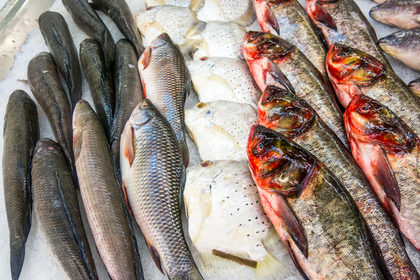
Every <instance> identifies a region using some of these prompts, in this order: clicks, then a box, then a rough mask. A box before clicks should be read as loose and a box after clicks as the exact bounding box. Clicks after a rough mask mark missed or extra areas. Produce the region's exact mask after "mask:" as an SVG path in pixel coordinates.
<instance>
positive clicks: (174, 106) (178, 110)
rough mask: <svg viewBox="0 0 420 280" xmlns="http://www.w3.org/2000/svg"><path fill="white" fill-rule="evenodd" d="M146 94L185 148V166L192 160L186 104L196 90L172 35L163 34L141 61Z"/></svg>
mask: <svg viewBox="0 0 420 280" xmlns="http://www.w3.org/2000/svg"><path fill="white" fill-rule="evenodd" d="M138 69H139V72H140V77H141V81H142V84H143V96H144V97H145V98H147V99H149V100H150V101H151V102H152V103H153V105H155V106H156V108H157V109H158V110H159V112H160V113H161V114H162V115H163V116H164V117H165V118H166V119H167V120H168V122H169V123H170V124H171V126H172V129H173V130H174V132H175V135H176V139H177V140H178V143H179V145H180V147H181V152H182V157H183V159H184V164H185V166H187V165H188V162H189V154H188V147H187V142H186V139H185V123H184V105H185V99H186V97H187V95H188V94H189V93H190V92H191V91H192V83H191V76H190V73H189V72H188V68H187V65H186V64H185V61H184V57H183V56H182V53H181V51H180V50H179V48H178V46H177V45H175V44H174V43H173V42H172V40H171V38H169V36H168V34H166V33H162V34H161V35H159V36H158V37H157V38H156V39H155V40H153V42H152V43H151V44H150V46H148V47H147V49H146V50H145V51H144V53H143V54H142V56H141V57H140V60H139V62H138Z"/></svg>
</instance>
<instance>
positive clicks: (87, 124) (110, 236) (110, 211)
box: [73, 100, 143, 280]
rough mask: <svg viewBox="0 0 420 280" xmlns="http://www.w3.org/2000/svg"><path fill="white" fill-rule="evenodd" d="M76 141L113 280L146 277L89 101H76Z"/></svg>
mask: <svg viewBox="0 0 420 280" xmlns="http://www.w3.org/2000/svg"><path fill="white" fill-rule="evenodd" d="M73 141H74V147H75V153H74V155H75V159H76V168H77V174H78V178H79V184H80V194H81V196H82V200H83V204H84V206H85V209H86V215H87V219H88V222H89V225H90V228H91V230H92V234H93V238H94V239H95V243H96V247H97V248H98V251H99V254H100V256H101V258H102V261H103V262H104V264H105V267H106V269H107V271H108V273H109V275H110V276H111V278H112V279H130V280H131V279H143V275H142V273H140V270H139V268H138V264H137V263H136V257H135V247H134V243H133V240H132V236H131V232H130V226H129V221H128V219H127V216H126V212H125V210H124V204H123V200H122V196H121V190H120V186H119V185H118V181H117V178H116V175H115V173H114V167H113V165H112V161H111V154H110V151H109V145H108V141H107V139H106V136H105V132H104V129H103V128H102V125H101V122H100V120H99V118H98V117H97V115H96V113H95V112H94V111H93V109H92V108H91V107H90V105H89V103H87V102H86V101H84V100H81V101H79V102H78V103H77V105H76V108H75V109H74V115H73Z"/></svg>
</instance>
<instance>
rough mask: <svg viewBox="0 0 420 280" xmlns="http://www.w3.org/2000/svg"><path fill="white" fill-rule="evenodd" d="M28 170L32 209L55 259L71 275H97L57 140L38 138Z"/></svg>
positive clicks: (76, 276)
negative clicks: (29, 169) (30, 176)
mask: <svg viewBox="0 0 420 280" xmlns="http://www.w3.org/2000/svg"><path fill="white" fill-rule="evenodd" d="M31 174H32V195H33V203H34V212H35V215H36V217H37V219H38V225H39V227H40V229H41V232H42V234H43V236H44V238H45V239H46V241H47V243H48V245H49V247H50V249H51V251H52V252H53V254H54V255H55V257H56V258H57V261H58V262H59V264H60V265H61V267H62V268H63V270H64V271H65V272H66V273H67V275H68V276H69V277H70V278H71V279H91V280H93V279H98V275H97V274H96V269H95V264H94V262H93V258H92V254H91V252H90V248H89V243H88V240H87V237H86V233H85V230H84V228H83V223H82V217H81V216H80V210H79V204H78V200H77V193H76V189H75V187H74V184H73V180H72V177H71V171H70V168H69V165H68V163H67V160H66V158H65V156H64V154H63V152H62V150H61V148H60V146H59V145H58V144H57V143H55V142H54V141H52V140H50V139H41V140H39V141H38V142H37V144H36V147H35V155H34V157H33V163H32V173H31Z"/></svg>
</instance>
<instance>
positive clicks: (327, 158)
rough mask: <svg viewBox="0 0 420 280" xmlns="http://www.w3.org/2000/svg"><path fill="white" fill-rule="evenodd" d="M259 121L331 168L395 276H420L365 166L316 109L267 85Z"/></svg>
mask: <svg viewBox="0 0 420 280" xmlns="http://www.w3.org/2000/svg"><path fill="white" fill-rule="evenodd" d="M258 122H259V124H260V125H263V126H265V127H267V128H270V129H274V130H276V131H277V132H280V133H282V134H283V135H284V136H286V137H287V138H289V139H291V140H293V141H294V142H295V143H297V144H298V145H300V146H301V147H302V148H303V149H305V150H307V151H308V152H310V153H312V154H313V155H314V156H315V157H317V158H318V159H319V160H320V161H321V162H323V163H324V164H325V166H326V167H327V168H328V169H329V170H331V172H333V173H334V174H335V176H336V177H337V179H338V180H339V181H340V182H341V183H342V185H343V187H344V188H345V189H346V190H347V192H348V193H349V195H350V196H351V197H352V199H353V201H354V202H355V203H356V205H357V207H358V209H359V211H360V213H361V215H362V217H363V219H364V220H365V221H366V224H367V228H368V229H369V232H370V234H371V235H372V237H373V241H374V242H375V244H376V246H377V248H378V249H379V253H380V256H381V258H380V259H381V260H382V262H383V266H384V267H385V268H386V270H387V272H388V274H389V275H391V277H392V279H401V280H402V279H420V276H419V275H418V273H417V270H416V268H415V267H414V265H413V263H412V262H411V260H410V259H409V257H408V255H407V253H406V251H405V249H404V244H403V242H402V240H401V237H400V235H399V232H398V230H397V229H396V228H395V226H394V225H393V223H392V221H391V219H390V218H389V216H388V213H387V212H386V211H385V210H384V209H383V208H382V206H381V204H380V203H379V201H378V200H377V197H376V194H375V193H374V192H373V190H372V188H371V186H370V184H369V182H368V180H367V179H366V177H365V175H364V174H363V172H362V170H361V169H360V168H359V167H358V165H357V163H356V162H355V161H354V159H353V157H352V155H351V154H350V152H349V151H348V150H347V149H346V147H345V146H344V145H343V144H342V143H341V141H340V140H339V139H338V138H337V136H336V135H335V134H334V133H333V132H332V131H331V130H330V129H329V128H328V127H327V126H326V125H325V123H324V122H323V121H322V120H321V119H320V118H319V116H318V115H317V113H316V112H315V111H314V110H313V109H312V108H311V107H310V106H309V105H308V104H307V103H306V102H305V101H303V100H302V99H300V98H298V97H297V96H296V95H294V94H293V93H292V92H290V91H288V90H285V89H280V88H277V87H275V86H267V87H266V89H265V91H264V93H263V95H262V96H261V99H260V103H259V107H258Z"/></svg>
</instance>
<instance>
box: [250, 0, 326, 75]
mask: <svg viewBox="0 0 420 280" xmlns="http://www.w3.org/2000/svg"><path fill="white" fill-rule="evenodd" d="M254 6H255V11H256V14H257V18H258V23H259V24H260V27H261V29H262V31H263V32H266V33H271V34H273V35H276V36H279V37H281V38H282V39H283V40H286V41H288V42H289V43H290V44H292V45H295V46H296V47H297V48H298V49H299V50H300V51H301V52H302V53H303V54H304V55H305V56H306V57H307V58H309V59H310V60H311V62H312V64H313V65H314V66H315V67H316V68H317V69H318V70H319V72H321V73H322V75H324V76H326V71H325V55H326V52H327V51H326V49H325V47H324V44H323V42H322V40H321V38H320V36H319V35H318V31H317V28H316V26H315V25H314V24H313V22H312V21H311V19H310V18H309V16H308V15H307V14H306V12H305V9H304V8H303V7H302V6H301V5H300V4H299V1H297V0H288V1H278V0H275V1H273V0H254Z"/></svg>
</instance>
